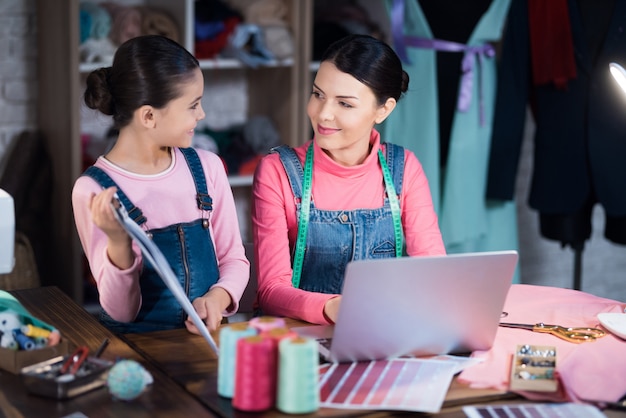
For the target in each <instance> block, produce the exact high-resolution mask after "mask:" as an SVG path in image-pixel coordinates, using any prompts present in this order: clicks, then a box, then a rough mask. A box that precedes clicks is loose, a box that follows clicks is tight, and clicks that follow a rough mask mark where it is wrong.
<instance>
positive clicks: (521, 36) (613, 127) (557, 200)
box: [487, 0, 626, 248]
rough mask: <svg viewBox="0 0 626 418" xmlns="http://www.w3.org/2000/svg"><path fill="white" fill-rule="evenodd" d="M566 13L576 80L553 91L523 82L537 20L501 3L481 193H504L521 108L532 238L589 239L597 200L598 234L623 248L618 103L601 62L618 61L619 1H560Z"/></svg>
mask: <svg viewBox="0 0 626 418" xmlns="http://www.w3.org/2000/svg"><path fill="white" fill-rule="evenodd" d="M582 7H585V11H584V13H583V12H582V11H581V8H582ZM567 9H568V11H569V16H565V18H567V17H569V21H570V22H569V23H570V27H571V36H572V44H573V48H574V57H575V63H576V77H575V78H573V79H569V80H568V81H567V83H566V85H565V88H562V87H560V86H558V85H555V83H547V84H546V83H543V84H541V83H539V84H537V83H532V84H531V82H532V80H533V79H532V77H531V76H530V74H531V70H532V65H531V64H532V63H531V61H532V58H531V54H530V52H531V49H530V45H531V42H530V40H531V33H530V32H531V29H533V28H535V26H536V25H537V22H530V19H529V3H528V2H527V0H514V1H513V3H512V5H511V8H510V11H509V15H508V21H507V25H506V27H507V29H506V33H505V35H504V40H503V46H502V59H501V63H500V69H499V80H498V83H499V84H498V90H497V98H496V109H497V110H496V113H495V115H494V127H493V137H492V148H491V155H490V162H489V172H488V186H487V197H488V198H494V199H512V198H513V195H514V188H515V177H516V173H517V167H518V160H519V158H520V153H521V146H522V139H523V130H524V123H525V119H526V109H527V106H528V105H529V104H530V108H531V110H532V113H533V117H534V121H535V125H536V129H535V136H534V157H533V158H534V160H533V174H532V182H531V186H530V196H529V201H528V203H529V205H530V207H531V208H533V209H535V210H537V211H539V214H540V224H541V233H542V235H543V236H544V237H545V238H548V239H554V240H559V241H561V243H562V244H563V245H571V246H572V247H573V248H582V246H583V244H584V241H585V240H586V239H588V238H589V237H590V235H591V215H592V210H591V208H592V207H593V205H594V204H595V203H597V202H599V203H600V204H601V205H602V206H603V208H604V210H605V212H606V220H607V222H606V225H605V236H606V237H607V239H609V240H611V241H613V242H616V243H621V244H626V193H624V190H625V186H626V164H624V156H626V141H624V134H625V132H626V102H625V100H626V99H625V97H624V94H623V92H622V91H620V90H619V89H618V87H617V84H616V83H615V81H614V80H613V79H612V78H611V77H610V75H609V63H610V62H618V63H621V64H622V65H624V64H626V60H625V59H624V51H626V34H625V33H624V26H625V22H626V2H623V1H615V2H610V4H609V2H603V3H601V4H598V3H597V2H595V1H582V0H568V1H567ZM530 15H532V13H530ZM531 23H532V24H531Z"/></svg>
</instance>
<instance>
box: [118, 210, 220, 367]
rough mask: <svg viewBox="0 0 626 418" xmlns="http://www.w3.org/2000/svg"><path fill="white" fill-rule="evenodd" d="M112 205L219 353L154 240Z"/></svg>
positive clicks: (129, 232) (195, 323) (124, 211)
mask: <svg viewBox="0 0 626 418" xmlns="http://www.w3.org/2000/svg"><path fill="white" fill-rule="evenodd" d="M112 206H113V212H114V213H115V215H116V217H117V220H118V221H119V222H120V224H122V226H123V227H124V229H125V230H126V232H127V233H128V235H130V236H131V238H132V239H133V240H134V241H135V242H136V243H137V245H139V248H141V252H142V253H143V256H144V257H145V258H146V259H147V260H148V261H150V263H152V265H153V266H154V268H155V270H156V271H157V273H159V276H161V279H162V280H163V282H164V283H165V284H166V285H167V287H168V288H169V289H170V291H171V292H172V293H173V294H174V297H175V298H176V300H177V301H178V303H180V305H181V306H182V307H183V309H184V310H185V312H187V315H189V317H190V318H191V320H192V321H193V323H194V325H195V326H196V328H198V330H199V331H200V334H202V336H203V337H204V339H205V340H206V341H207V342H208V343H209V346H210V347H211V349H213V351H214V352H215V355H219V349H218V348H217V344H216V343H215V340H213V337H211V334H210V333H209V330H208V329H207V327H206V324H205V323H204V322H202V319H200V317H199V316H198V313H197V312H196V310H195V309H194V307H193V305H192V304H191V302H190V301H189V298H188V297H187V295H186V294H185V291H184V290H183V288H182V286H181V285H180V283H179V282H178V280H177V279H176V276H175V275H174V272H173V271H172V268H171V267H170V265H169V263H168V262H167V260H166V258H165V256H164V255H163V253H162V252H161V250H159V248H158V247H157V246H156V244H154V242H152V240H151V239H150V238H149V237H148V235H146V233H145V232H144V230H143V229H141V227H140V226H139V225H137V223H136V222H135V221H133V220H132V219H130V218H129V217H128V213H127V212H126V209H125V208H124V205H122V204H121V203H119V206H118V207H115V206H114V205H112Z"/></svg>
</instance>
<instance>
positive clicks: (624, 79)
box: [609, 62, 626, 94]
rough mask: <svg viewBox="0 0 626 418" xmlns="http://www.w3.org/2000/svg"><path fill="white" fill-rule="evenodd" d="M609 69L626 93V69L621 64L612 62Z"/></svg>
mask: <svg viewBox="0 0 626 418" xmlns="http://www.w3.org/2000/svg"><path fill="white" fill-rule="evenodd" d="M609 70H610V71H611V75H612V76H613V78H614V79H615V81H617V84H619V86H620V88H621V89H622V91H623V92H624V94H626V70H624V67H622V66H621V65H619V64H617V63H615V62H612V63H610V64H609Z"/></svg>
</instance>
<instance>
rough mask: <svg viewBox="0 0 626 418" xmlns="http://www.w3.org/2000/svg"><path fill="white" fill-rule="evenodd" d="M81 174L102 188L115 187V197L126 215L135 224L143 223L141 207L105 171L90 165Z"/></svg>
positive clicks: (144, 219)
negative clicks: (122, 206)
mask: <svg viewBox="0 0 626 418" xmlns="http://www.w3.org/2000/svg"><path fill="white" fill-rule="evenodd" d="M82 175H83V176H89V177H91V178H92V179H94V180H95V181H96V182H98V184H100V186H102V187H103V188H105V189H106V188H109V187H117V197H118V199H119V200H120V202H121V203H122V204H123V205H124V208H125V209H126V212H128V216H129V217H130V219H132V220H133V221H135V222H137V225H140V226H141V225H143V224H144V223H145V222H146V217H145V216H143V213H142V212H141V209H139V208H138V207H137V206H135V205H134V204H133V202H131V201H130V199H129V198H128V197H127V196H126V193H124V191H122V189H120V187H119V186H118V185H117V184H116V183H115V182H114V181H113V179H112V178H111V177H109V175H108V174H107V173H105V172H104V171H103V170H102V169H100V168H98V167H95V166H93V165H92V166H91V167H88V168H87V169H86V170H85V172H84V173H83V174H82Z"/></svg>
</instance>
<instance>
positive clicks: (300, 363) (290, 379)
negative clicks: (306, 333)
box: [276, 337, 320, 414]
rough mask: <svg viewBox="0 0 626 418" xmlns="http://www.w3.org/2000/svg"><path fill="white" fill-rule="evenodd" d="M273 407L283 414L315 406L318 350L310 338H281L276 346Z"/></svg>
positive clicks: (316, 401) (315, 343) (318, 400)
mask: <svg viewBox="0 0 626 418" xmlns="http://www.w3.org/2000/svg"><path fill="white" fill-rule="evenodd" d="M278 358H279V359H278V391H277V395H276V408H278V410H280V411H281V412H284V413H286V414H308V413H311V412H314V411H316V410H317V409H319V404H320V395H319V388H318V380H319V376H318V373H319V372H318V362H319V357H318V351H317V342H316V341H315V340H314V339H312V338H305V337H292V338H285V339H283V340H281V341H280V343H279V345H278Z"/></svg>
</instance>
